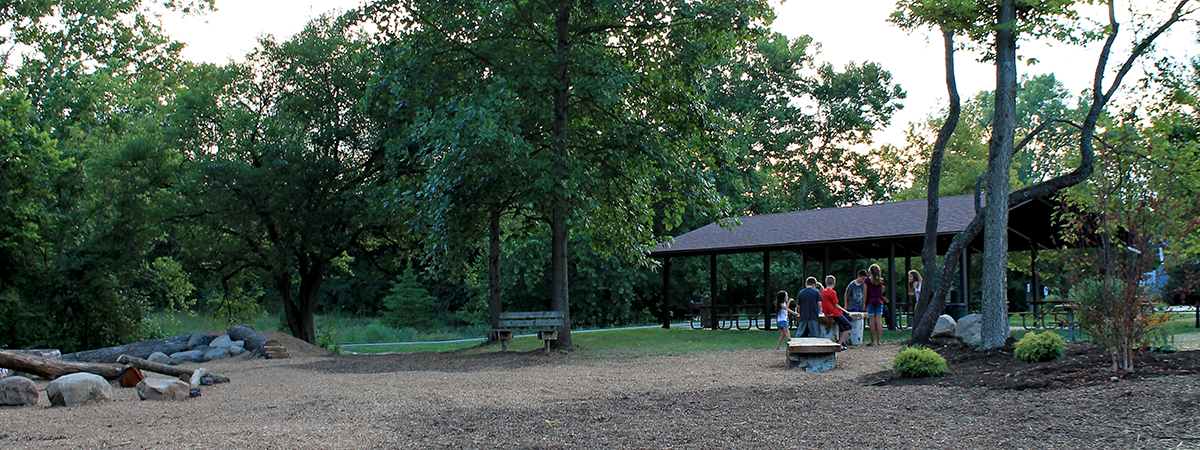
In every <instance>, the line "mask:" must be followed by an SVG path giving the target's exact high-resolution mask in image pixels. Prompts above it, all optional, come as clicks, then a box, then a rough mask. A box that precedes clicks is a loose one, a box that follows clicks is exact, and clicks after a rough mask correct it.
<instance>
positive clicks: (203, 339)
mask: <svg viewBox="0 0 1200 450" xmlns="http://www.w3.org/2000/svg"><path fill="white" fill-rule="evenodd" d="M216 338H217V335H215V334H210V333H203V332H200V333H192V337H190V338H188V344H187V348H188V350H195V349H196V347H199V346H201V345H208V343H210V342H212V341H213V339H216Z"/></svg>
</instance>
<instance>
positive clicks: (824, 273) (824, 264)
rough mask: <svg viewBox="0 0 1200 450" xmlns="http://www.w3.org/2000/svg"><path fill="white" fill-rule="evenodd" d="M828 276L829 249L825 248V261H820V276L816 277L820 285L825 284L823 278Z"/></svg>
mask: <svg viewBox="0 0 1200 450" xmlns="http://www.w3.org/2000/svg"><path fill="white" fill-rule="evenodd" d="M828 275H829V247H825V260H824V261H821V275H820V276H818V278H820V281H821V282H822V283H824V282H825V277H826V276H828Z"/></svg>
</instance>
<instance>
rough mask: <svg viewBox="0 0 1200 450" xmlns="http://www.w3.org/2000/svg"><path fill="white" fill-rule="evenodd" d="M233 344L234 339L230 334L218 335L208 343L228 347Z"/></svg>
mask: <svg viewBox="0 0 1200 450" xmlns="http://www.w3.org/2000/svg"><path fill="white" fill-rule="evenodd" d="M231 345H233V339H230V338H229V335H228V334H222V335H220V336H217V338H216V339H213V340H212V342H209V343H208V346H209V347H212V348H227V347H229V346H231Z"/></svg>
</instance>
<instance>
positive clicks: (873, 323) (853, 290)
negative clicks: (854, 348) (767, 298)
mask: <svg viewBox="0 0 1200 450" xmlns="http://www.w3.org/2000/svg"><path fill="white" fill-rule="evenodd" d="M882 273H883V271H882V270H881V269H880V268H879V265H878V264H872V265H871V267H869V268H867V270H862V269H859V271H858V277H857V278H855V279H854V280H853V281H851V282H849V283H847V285H846V293H845V295H846V297H845V298H846V307H842V304H841V302H839V301H838V294H837V291H835V290H834V289H833V288H834V286H836V284H837V279H836V278H834V277H833V275H826V276H825V284H824V285H821V283H819V282H817V279H816V278H815V277H808V279H806V280H804V289H803V290H801V291H800V292H799V293H798V294H796V299H795V300H793V299H790V298H789V297H788V293H787V291H779V293H778V294H776V296H775V301H776V303H777V304H778V307H779V309H778V316H777V317H776V323H777V325H779V343H778V344H776V345H775V349H776V350H778V349H780V348H783V343H784V342H786V341H787V340H788V336H790V334H791V324H792V322H791V321H790V319H791V318H793V317H795V318H796V322H795V324H796V337H817V336H819V335H820V330H819V329H818V322H817V321H818V320H819V319H820V317H821V316H822V315H824V316H826V317H830V318H832V319H833V321H834V323H836V324H837V327H838V331H839V333H838V345H841V346H842V350H846V349H847V347H846V339H847V338H849V337H850V330H851V329H852V328H853V325H851V322H852V321H853V320H854V318H853V316H851V315H850V313H851V312H865V313H867V320H868V325H869V328H870V330H871V342H870V343H869V344H867V345H868V346H872V345H877V344H880V343H882V342H883V326H882V319H883V305H884V304H886V303H887V302H888V300H887V298H886V297H884V296H883V294H884V292H885V291H886V286H885V282H884V280H883V274H882ZM908 290H909V294H913V295H917V296H919V295H920V293H921V274H920V273H919V272H917V271H915V270H913V271H909V272H908ZM796 300H798V304H796ZM793 304H795V306H793Z"/></svg>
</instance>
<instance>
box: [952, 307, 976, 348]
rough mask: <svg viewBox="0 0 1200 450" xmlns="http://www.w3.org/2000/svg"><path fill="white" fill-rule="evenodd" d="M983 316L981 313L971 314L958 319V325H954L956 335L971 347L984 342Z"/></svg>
mask: <svg viewBox="0 0 1200 450" xmlns="http://www.w3.org/2000/svg"><path fill="white" fill-rule="evenodd" d="M982 318H983V317H982V316H980V315H979V314H969V315H966V316H963V318H961V319H958V325H956V326H955V327H954V337H956V338H958V339H959V340H961V341H962V342H963V343H964V344H967V345H969V346H971V347H978V346H979V345H980V344H982V343H983V338H982V337H981V333H982V331H983V322H982V321H981V319H982Z"/></svg>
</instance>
